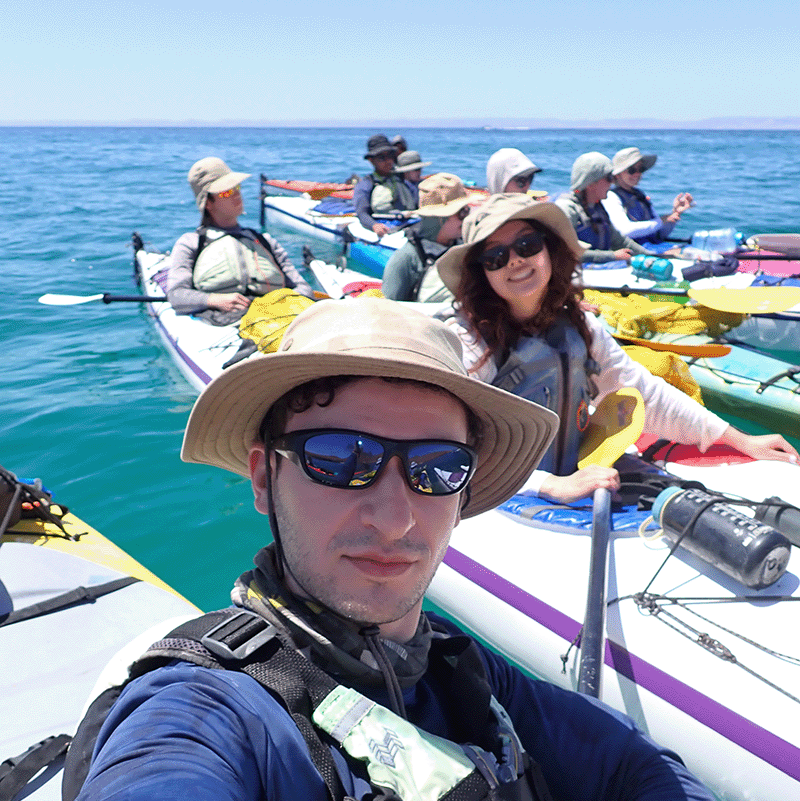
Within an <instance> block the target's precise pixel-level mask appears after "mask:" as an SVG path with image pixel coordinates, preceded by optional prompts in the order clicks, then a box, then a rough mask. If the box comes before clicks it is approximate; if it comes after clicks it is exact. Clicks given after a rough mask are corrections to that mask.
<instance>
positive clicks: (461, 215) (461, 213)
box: [456, 205, 470, 222]
mask: <svg viewBox="0 0 800 801" xmlns="http://www.w3.org/2000/svg"><path fill="white" fill-rule="evenodd" d="M469 212H470V208H469V206H468V205H467V206H464V208H463V209H459V210H458V211H457V212H456V217H458V219H459V220H461V221H462V222H463V221H464V220H466V219H467V217H469Z"/></svg>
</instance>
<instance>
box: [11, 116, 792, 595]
mask: <svg viewBox="0 0 800 801" xmlns="http://www.w3.org/2000/svg"><path fill="white" fill-rule="evenodd" d="M374 132H375V131H372V130H367V129H352V128H347V129H344V128H343V129H253V128H236V129H231V128H224V129H222V128H220V129H213V128H5V129H0V152H2V153H5V154H6V155H5V159H4V162H5V163H6V165H7V166H6V168H5V171H4V172H5V175H4V180H3V182H2V184H0V203H2V206H3V210H4V213H3V222H2V223H0V233H2V250H0V260H1V262H2V266H1V267H0V280H2V294H1V295H0V342H2V361H0V382H1V383H0V409H1V410H2V426H0V464H2V465H3V466H5V467H6V468H8V469H10V470H12V471H14V472H16V473H17V474H18V475H20V476H28V477H32V476H39V477H41V478H42V479H44V481H45V483H46V484H47V485H48V486H49V487H50V488H52V489H53V490H55V491H56V492H57V494H58V496H59V497H60V498H61V500H63V501H64V502H65V503H67V504H68V505H70V507H71V508H72V509H73V510H74V511H75V512H76V513H77V514H79V515H80V516H81V517H83V518H84V519H85V520H87V522H89V523H91V524H92V525H94V526H95V527H96V528H98V529H99V530H100V531H102V532H103V533H104V534H106V536H108V537H110V538H111V539H112V540H114V541H115V542H117V543H118V544H119V545H120V546H122V547H123V548H125V549H126V550H128V551H129V552H130V553H131V554H132V555H133V556H135V557H136V558H137V559H139V560H140V561H142V562H144V563H145V564H146V565H147V566H148V567H149V568H151V569H152V570H154V571H155V572H156V573H158V574H159V575H160V576H161V577H162V578H164V579H165V580H166V581H168V582H169V583H170V584H172V585H173V586H174V587H175V588H176V589H178V590H179V591H180V592H182V593H184V594H185V595H186V596H187V597H189V598H190V599H191V600H193V601H194V602H195V603H197V604H198V605H200V606H201V607H203V608H206V609H210V608H214V607H217V606H220V605H225V604H226V603H227V602H228V591H229V588H230V586H231V584H232V582H233V580H234V579H235V577H236V576H238V575H239V573H241V572H242V571H243V570H245V569H247V568H248V567H249V565H250V564H251V558H252V555H253V553H255V551H256V550H257V549H258V548H259V547H260V546H261V545H262V544H264V542H265V541H266V540H267V539H268V537H269V532H268V527H267V523H266V520H265V519H264V518H263V517H262V516H261V515H259V514H257V513H256V512H255V511H254V510H253V508H252V502H251V494H250V489H249V486H248V484H247V483H246V482H245V481H244V480H243V479H240V478H237V477H235V476H233V475H228V474H226V473H223V472H222V471H220V470H216V469H214V468H210V467H201V466H198V465H187V464H183V463H182V462H181V461H180V459H179V458H178V452H179V449H180V443H181V436H182V431H183V428H184V425H185V423H186V419H187V417H188V414H189V410H190V409H191V405H192V402H193V400H194V397H195V393H194V391H193V390H192V389H191V388H190V387H189V385H188V384H186V383H185V382H184V380H183V379H182V378H181V376H180V375H179V374H178V371H177V370H176V369H175V368H174V367H173V365H172V364H171V362H170V360H169V357H168V356H167V355H166V353H165V352H164V351H163V350H162V348H161V346H160V344H159V340H158V337H157V335H156V333H155V331H154V330H153V328H152V327H151V325H150V322H149V320H148V317H147V315H146V314H145V312H144V311H143V310H142V309H141V308H139V306H138V305H136V304H113V305H104V304H98V303H95V304H87V305H83V306H74V307H61V308H59V307H47V306H43V305H40V304H39V303H37V298H38V297H39V296H40V295H41V294H43V293H45V292H56V293H69V294H93V293H98V292H112V293H117V294H126V293H127V294H132V293H134V292H135V291H136V290H135V286H134V283H133V280H132V266H131V265H132V252H131V250H130V248H129V246H128V243H129V241H130V235H131V232H132V231H139V232H140V233H141V234H142V236H143V238H144V239H145V241H146V242H148V243H150V244H152V245H153V246H154V247H157V248H160V249H169V248H170V247H171V246H172V244H173V243H174V241H175V240H176V239H177V237H178V236H179V235H180V234H181V233H183V232H184V231H187V230H190V229H193V228H194V227H195V226H196V225H197V222H198V213H197V210H196V207H195V205H194V200H193V197H192V195H191V191H190V189H189V187H188V184H187V183H186V172H187V170H188V168H189V166H190V165H191V164H192V163H193V162H194V161H195V160H197V159H199V158H202V157H204V156H207V155H219V156H221V157H222V158H224V159H225V160H226V161H227V162H228V163H229V164H230V165H231V166H232V167H233V169H236V170H243V171H247V172H251V173H253V176H254V177H253V178H252V179H251V180H249V181H247V182H245V184H244V186H243V194H244V198H245V208H246V209H247V212H248V216H247V217H245V218H243V219H242V221H243V223H244V224H246V225H247V224H250V225H251V226H253V227H257V226H258V218H259V215H258V175H259V174H260V173H262V172H263V173H266V174H267V175H268V176H270V177H273V178H302V179H315V180H336V181H339V180H344V179H345V178H347V177H348V176H349V175H351V174H352V173H354V172H357V173H359V174H362V173H363V172H365V167H366V164H367V163H366V162H365V161H364V160H363V158H362V156H363V153H364V144H365V142H366V139H367V137H368V136H369V135H370V134H371V133H374ZM385 133H386V134H387V135H389V136H391V135H393V134H395V133H403V134H404V135H405V136H406V138H407V140H408V142H409V146H410V147H411V148H412V149H415V150H419V151H420V152H421V153H422V155H423V157H424V159H425V160H426V161H432V162H433V165H432V166H431V167H430V168H429V169H430V170H431V171H433V170H443V171H448V172H454V173H456V174H457V175H459V176H460V177H461V178H463V179H464V180H467V181H474V182H476V183H478V184H483V183H485V172H484V171H485V164H486V160H487V158H488V157H489V155H491V153H493V152H494V151H495V150H496V149H498V148H500V147H519V148H520V149H521V150H523V152H525V153H526V154H528V155H529V156H530V157H531V158H532V159H533V161H534V162H536V163H537V164H538V165H539V166H541V167H543V168H544V170H545V171H544V172H543V173H541V174H540V175H538V176H537V178H536V183H535V185H536V186H538V187H541V188H544V189H548V190H550V191H551V192H557V191H558V190H561V189H564V188H566V186H567V185H568V183H569V170H570V167H571V165H572V162H573V161H574V159H575V157H576V156H578V155H579V154H580V153H583V152H586V151H588V150H599V151H601V152H604V153H606V154H607V155H609V156H611V155H613V153H614V152H616V150H618V149H619V148H621V147H626V146H629V145H637V146H639V147H640V148H641V149H642V151H644V152H654V153H657V154H658V156H659V161H658V163H657V164H656V166H655V168H654V169H653V170H652V171H651V172H649V173H648V174H647V175H646V179H645V180H644V181H643V186H644V188H645V189H646V190H647V191H648V192H649V194H650V195H651V197H652V198H653V201H654V203H655V206H656V208H657V209H659V210H660V209H667V208H668V207H669V206H670V204H671V199H672V197H673V196H674V194H675V193H676V192H677V191H679V190H688V191H690V192H692V194H693V195H694V196H695V199H696V202H697V206H696V208H695V209H693V210H692V212H691V213H689V214H687V215H685V216H684V220H683V222H682V223H681V225H680V226H679V227H678V229H676V232H675V233H676V235H679V236H690V235H691V233H692V232H693V231H694V230H697V229H707V228H720V227H728V226H734V227H736V228H737V229H739V230H741V231H743V232H744V233H745V234H753V233H760V232H796V231H798V230H800V188H799V187H800V162H798V159H797V154H798V153H800V132H796V131H776V132H768V131H767V132H765V131H757V132H756V131H674V130H670V131H610V130H603V131H588V130H575V131H571V130H551V131H548V130H513V131H512V130H490V131H485V130H471V129H414V130H403V131H396V130H387V131H385ZM273 233H274V234H275V235H276V236H277V237H278V238H279V239H280V241H281V242H282V243H283V244H284V245H285V246H286V248H287V250H288V251H289V253H290V255H292V256H293V257H295V258H296V262H297V263H301V259H300V251H301V248H302V245H303V244H304V242H303V241H302V240H301V239H300V238H299V237H297V236H296V235H292V234H289V233H286V232H283V231H280V230H276V231H273ZM309 244H311V247H312V249H313V250H314V252H315V254H316V255H318V256H321V257H327V256H331V255H333V252H332V251H331V250H326V249H325V247H324V246H322V245H319V244H316V243H309Z"/></svg>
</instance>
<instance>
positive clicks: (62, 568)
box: [0, 515, 200, 801]
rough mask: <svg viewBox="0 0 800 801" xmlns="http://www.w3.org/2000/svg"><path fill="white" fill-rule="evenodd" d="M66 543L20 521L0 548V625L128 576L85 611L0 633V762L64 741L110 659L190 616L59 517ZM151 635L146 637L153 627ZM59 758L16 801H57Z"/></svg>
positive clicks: (91, 534) (106, 547) (94, 535)
mask: <svg viewBox="0 0 800 801" xmlns="http://www.w3.org/2000/svg"><path fill="white" fill-rule="evenodd" d="M65 526H66V529H67V531H68V533H69V534H70V535H75V536H76V537H78V538H77V539H75V540H68V539H64V538H63V537H58V536H54V535H57V534H58V530H57V529H56V527H55V526H53V525H52V524H46V523H42V522H39V521H29V520H23V521H21V522H20V523H18V524H17V525H16V526H14V527H12V531H10V532H8V533H7V534H5V535H4V536H3V539H2V546H1V547H0V616H2V618H4V619H5V617H6V615H7V613H9V612H19V610H25V609H26V608H28V607H31V606H33V605H35V604H40V603H43V602H47V601H49V600H51V599H53V598H56V597H57V596H60V595H62V594H64V593H68V592H70V591H72V590H74V589H76V588H81V587H86V588H95V587H98V586H100V585H104V584H106V583H107V582H114V581H116V580H118V579H126V578H128V577H134V578H137V579H139V580H138V581H135V582H134V583H131V584H129V585H127V586H124V587H121V588H119V589H116V590H115V591H113V592H109V593H108V594H106V595H103V596H102V597H99V598H97V599H96V600H94V601H93V602H92V603H78V604H74V605H71V606H69V607H66V608H62V609H58V610H57V611H52V612H50V613H48V614H43V615H40V616H38V617H33V618H31V619H28V620H19V621H17V622H14V623H11V624H9V625H6V626H2V627H0V675H2V676H3V691H2V693H0V721H2V724H0V762H1V761H2V760H4V759H6V758H9V757H16V756H18V755H20V754H22V753H23V752H24V751H26V750H27V749H28V748H29V747H30V746H32V745H34V744H35V743H38V742H40V741H41V740H43V739H45V738H47V737H50V736H53V735H60V734H67V735H70V736H72V735H73V734H74V733H75V730H76V728H77V725H78V722H79V721H80V719H81V718H82V716H83V713H84V710H85V707H86V706H87V704H88V702H89V700H90V698H91V697H93V696H94V695H95V694H96V691H97V689H96V686H97V685H98V682H100V683H102V678H101V677H102V676H104V675H107V673H106V671H107V669H108V665H109V663H110V662H112V661H113V658H114V657H115V656H116V655H117V654H118V653H119V652H120V650H121V649H123V648H124V647H125V646H127V645H129V644H130V643H131V641H133V640H135V639H138V644H137V648H138V650H137V654H138V653H142V652H143V651H144V650H146V648H147V647H148V645H149V644H151V643H152V642H154V641H155V640H157V639H159V638H160V637H161V636H163V634H165V633H167V632H169V631H170V630H172V629H173V628H174V627H175V626H177V625H178V624H179V623H180V622H182V621H183V620H186V619H189V618H191V617H195V616H197V615H198V614H200V610H199V609H197V607H195V606H194V605H193V604H191V603H190V602H189V601H187V600H186V599H185V598H182V597H181V596H180V595H178V594H177V593H175V592H174V591H172V590H171V589H170V588H169V587H167V586H166V585H165V584H164V583H163V582H161V581H160V580H159V579H157V577H156V576H154V575H153V574H152V573H150V572H149V571H147V570H146V569H145V568H143V567H142V566H141V565H140V564H138V563H137V562H136V561H135V560H133V559H132V558H131V557H130V556H128V555H127V554H126V553H124V552H123V551H122V550H120V549H119V548H117V547H116V546H115V545H113V544H112V543H111V542H109V541H108V540H107V539H105V538H104V537H102V535H100V534H99V533H98V532H96V531H95V530H94V529H91V528H90V527H89V526H87V525H86V524H85V523H83V521H81V520H79V519H78V518H76V517H74V516H73V515H68V516H67V517H66V518H65ZM154 627H155V628H154ZM62 767H63V759H61V760H59V761H57V762H55V763H53V764H52V765H51V766H50V767H49V768H47V769H46V770H45V771H44V772H43V773H42V774H40V775H39V776H37V777H36V778H34V779H33V781H32V782H31V783H30V784H29V785H28V786H27V787H26V790H25V797H26V798H34V799H37V801H60V799H61V777H62Z"/></svg>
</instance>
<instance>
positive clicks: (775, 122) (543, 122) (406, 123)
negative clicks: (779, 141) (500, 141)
mask: <svg viewBox="0 0 800 801" xmlns="http://www.w3.org/2000/svg"><path fill="white" fill-rule="evenodd" d="M0 127H4V128H26V127H32V128H33V127H35V128H47V127H58V128H137V127H141V128H392V129H395V128H398V129H404V128H483V129H486V130H537V129H538V130H541V129H551V130H553V129H557V130H560V129H566V130H569V129H572V130H585V129H594V130H662V131H663V130H723V131H736V130H742V131H796V130H800V117H709V118H706V119H700V120H659V119H630V120H622V119H603V120H559V119H501V118H493V119H489V118H483V119H481V118H456V119H449V120H444V119H426V120H409V119H386V120H377V121H376V120H330V119H320V120H278V121H276V120H106V121H98V120H85V121H81V120H31V121H16V120H10V121H0Z"/></svg>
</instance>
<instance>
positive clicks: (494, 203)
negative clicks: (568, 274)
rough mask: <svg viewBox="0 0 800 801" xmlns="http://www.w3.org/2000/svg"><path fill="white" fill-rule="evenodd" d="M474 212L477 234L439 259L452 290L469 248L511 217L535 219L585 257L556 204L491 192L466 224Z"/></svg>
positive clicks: (578, 256)
mask: <svg viewBox="0 0 800 801" xmlns="http://www.w3.org/2000/svg"><path fill="white" fill-rule="evenodd" d="M473 215H475V220H474V222H473V226H472V228H471V231H470V233H473V234H474V235H472V236H470V235H469V234H467V237H468V239H469V241H465V242H464V243H463V244H461V245H455V246H453V247H451V248H450V249H449V250H448V251H446V252H445V253H443V254H442V255H441V256H440V257H439V259H438V260H437V261H436V269H437V270H438V271H439V277H440V278H441V279H442V281H443V283H444V285H445V286H446V287H447V288H448V289H449V290H450V291H451V292H453V293H455V292H456V291H457V290H458V286H459V284H460V283H461V271H462V270H463V269H464V260H465V258H466V256H467V253H468V252H469V250H470V248H472V247H473V246H474V245H476V244H478V243H480V242H483V241H485V240H486V239H488V238H489V237H490V236H491V235H492V234H493V233H494V232H495V231H496V230H497V229H498V228H500V227H501V226H503V225H505V224H506V223H507V222H511V221H512V220H536V221H537V222H539V223H541V224H542V225H543V226H544V227H545V228H549V229H550V230H551V231H552V232H553V233H554V234H555V235H556V236H558V237H559V238H560V239H562V240H563V241H564V242H565V243H566V244H567V247H568V248H569V250H570V253H572V255H573V256H574V257H575V260H576V261H578V262H580V261H581V260H582V259H583V253H584V247H583V246H582V245H581V244H580V242H579V241H578V237H577V235H576V234H575V229H574V228H573V227H572V223H571V222H570V221H569V218H568V217H567V215H566V214H564V212H563V211H562V210H561V209H560V208H559V207H558V206H556V204H555V203H546V202H543V201H539V200H534V199H533V198H531V197H529V196H528V195H523V194H500V195H492V196H491V197H490V198H489V199H488V200H487V201H486V203H485V204H484V205H483V206H480V207H479V208H477V209H476V210H475V211H474V212H473V213H472V214H471V215H470V216H469V217H467V223H468V222H469V220H470V219H471V218H472V216H473ZM481 215H484V216H483V217H481Z"/></svg>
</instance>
